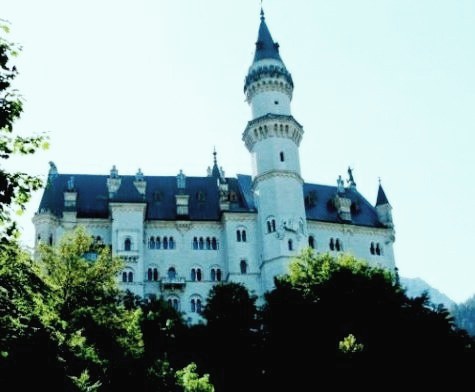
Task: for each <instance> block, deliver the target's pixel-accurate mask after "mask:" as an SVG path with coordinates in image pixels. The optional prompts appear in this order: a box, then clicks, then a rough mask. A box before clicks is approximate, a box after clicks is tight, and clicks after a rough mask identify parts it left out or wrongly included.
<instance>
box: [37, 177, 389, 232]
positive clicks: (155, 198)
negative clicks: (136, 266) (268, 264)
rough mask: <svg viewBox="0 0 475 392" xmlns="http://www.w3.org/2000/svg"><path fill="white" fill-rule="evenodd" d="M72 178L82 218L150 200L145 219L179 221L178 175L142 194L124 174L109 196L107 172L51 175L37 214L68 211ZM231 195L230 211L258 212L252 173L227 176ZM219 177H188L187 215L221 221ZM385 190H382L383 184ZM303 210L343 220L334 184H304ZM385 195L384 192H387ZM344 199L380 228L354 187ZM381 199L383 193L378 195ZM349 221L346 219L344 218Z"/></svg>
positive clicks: (152, 183) (149, 180)
mask: <svg viewBox="0 0 475 392" xmlns="http://www.w3.org/2000/svg"><path fill="white" fill-rule="evenodd" d="M71 177H74V189H75V190H76V191H77V203H76V210H77V216H78V218H106V219H107V218H108V217H109V203H110V202H122V203H144V202H145V203H146V204H147V209H146V218H145V219H146V220H175V219H177V215H176V198H175V196H176V195H177V194H179V193H180V191H179V190H178V186H177V178H176V176H144V177H143V179H144V181H145V182H146V193H145V195H141V194H140V193H139V192H138V191H137V189H136V187H135V185H134V181H135V176H120V179H121V185H120V187H119V189H118V191H117V192H116V194H115V195H114V196H113V197H112V198H109V193H108V189H107V179H108V178H109V176H106V175H88V174H58V175H56V176H54V177H52V178H50V180H49V182H48V185H47V186H46V188H45V190H44V193H43V197H42V199H41V202H40V206H39V208H38V212H47V211H49V212H51V213H52V214H54V215H56V216H58V217H62V215H63V212H64V211H65V210H67V209H66V208H65V207H64V192H65V191H66V190H67V187H68V181H69V180H70V178H71ZM225 180H226V183H227V184H228V190H229V192H230V194H232V195H233V197H232V198H230V209H229V211H230V212H235V213H242V212H248V213H249V212H250V213H255V212H256V206H255V203H254V194H253V191H252V177H251V176H249V175H243V174H238V175H237V177H235V178H232V177H231V178H229V177H228V178H226V179H225ZM218 182H219V179H217V178H216V177H214V176H208V177H186V186H185V189H184V193H185V194H187V195H189V196H190V198H189V216H188V217H187V218H183V217H179V219H190V220H194V221H219V220H220V218H221V215H220V207H219V185H218ZM380 189H382V188H380ZM303 191H304V197H305V209H306V214H307V219H308V220H314V221H321V222H333V223H343V222H342V221H341V220H340V218H339V216H338V212H337V210H336V209H335V207H334V204H333V202H332V201H333V199H334V197H335V195H336V194H337V187H336V186H327V185H319V184H304V185H303ZM383 194H384V192H383ZM339 196H340V197H345V198H348V199H350V200H351V201H352V205H351V218H352V220H351V223H350V224H354V225H358V226H370V227H382V225H381V224H380V223H379V221H378V216H377V213H376V209H375V208H374V207H373V206H372V205H371V204H370V203H369V202H368V201H367V200H366V199H365V198H364V197H363V196H362V195H361V194H360V193H359V192H358V191H357V190H356V189H351V188H346V189H345V191H344V193H343V194H339ZM378 200H379V194H378ZM345 223H347V224H348V222H345Z"/></svg>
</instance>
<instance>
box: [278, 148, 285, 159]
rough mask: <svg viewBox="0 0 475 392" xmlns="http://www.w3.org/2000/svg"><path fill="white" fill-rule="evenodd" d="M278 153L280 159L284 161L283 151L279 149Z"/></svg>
mask: <svg viewBox="0 0 475 392" xmlns="http://www.w3.org/2000/svg"><path fill="white" fill-rule="evenodd" d="M279 155H280V161H281V162H284V161H285V157H284V152H283V151H281V152H280V154H279Z"/></svg>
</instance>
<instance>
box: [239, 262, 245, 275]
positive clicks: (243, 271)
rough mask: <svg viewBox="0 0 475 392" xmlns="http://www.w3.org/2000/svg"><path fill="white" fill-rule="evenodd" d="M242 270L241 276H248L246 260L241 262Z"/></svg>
mask: <svg viewBox="0 0 475 392" xmlns="http://www.w3.org/2000/svg"><path fill="white" fill-rule="evenodd" d="M239 266H240V268H241V274H247V263H246V260H241V263H240V265H239Z"/></svg>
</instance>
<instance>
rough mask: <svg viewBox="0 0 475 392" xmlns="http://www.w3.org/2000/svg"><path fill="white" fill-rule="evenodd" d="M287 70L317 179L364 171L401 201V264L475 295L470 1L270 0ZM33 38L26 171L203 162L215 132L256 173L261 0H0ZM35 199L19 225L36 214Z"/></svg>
mask: <svg viewBox="0 0 475 392" xmlns="http://www.w3.org/2000/svg"><path fill="white" fill-rule="evenodd" d="M264 8H265V12H266V20H267V24H268V26H269V29H270V31H271V33H272V35H273V37H274V39H275V40H276V41H278V42H279V43H280V53H281V56H282V58H283V60H284V62H285V64H286V66H287V68H288V69H289V71H290V72H291V73H292V76H293V79H294V83H295V90H294V100H293V102H292V111H293V114H294V116H295V118H296V119H297V120H298V121H299V122H300V123H301V124H303V126H304V131H305V134H304V138H303V141H302V145H301V149H300V156H301V166H302V175H303V177H304V178H305V180H306V181H307V182H314V183H322V184H335V183H336V178H337V177H338V175H340V174H341V175H342V176H344V177H346V169H347V167H348V165H351V167H353V168H354V176H355V180H356V182H357V186H358V190H359V191H360V192H361V193H362V194H363V195H364V196H365V197H366V198H367V199H368V200H369V201H370V202H372V203H374V202H375V199H376V192H377V186H378V177H381V178H382V183H383V186H384V189H385V191H386V194H387V196H388V198H389V201H390V202H391V204H392V206H393V216H394V220H395V224H396V244H395V253H396V263H397V265H398V267H399V269H400V272H401V275H403V276H407V277H415V276H419V277H421V278H423V279H425V280H426V281H427V282H429V283H430V284H432V285H433V286H435V287H436V288H438V289H439V290H441V291H443V292H444V293H446V294H447V295H449V296H450V297H451V298H452V299H454V300H456V301H461V300H464V299H466V298H467V297H468V296H470V295H471V294H473V293H475V256H474V255H473V253H474V252H473V250H472V248H471V245H472V241H474V240H475V229H474V224H475V206H474V202H475V182H474V180H473V173H474V171H475V156H474V153H473V149H474V144H475V143H474V142H475V136H474V134H473V133H474V131H475V73H474V70H475V45H474V38H475V1H473V0H445V1H442V0H378V1H375V0H359V1H354V0H332V1H329V0H326V1H323V0H321V1H318V0H305V1H304V0H300V1H299V0H296V1H284V0H266V1H265V2H264ZM0 13H1V15H0V17H1V18H3V19H7V20H9V21H10V22H11V28H12V33H11V34H10V37H11V38H12V39H13V40H15V41H17V42H19V43H21V44H22V45H23V53H22V55H21V57H20V58H19V59H18V61H17V64H18V68H19V70H20V72H21V75H20V76H19V78H18V83H17V87H18V88H19V89H20V91H21V93H22V94H23V96H24V97H25V99H26V101H27V102H26V105H25V113H24V115H23V119H22V120H21V121H19V122H18V123H17V126H16V129H17V130H18V131H22V132H24V133H25V134H31V133H32V132H35V131H37V132H41V131H44V132H47V133H48V134H49V136H50V139H51V149H50V150H49V151H47V152H44V153H40V154H37V155H36V156H34V157H32V158H30V159H22V160H20V161H15V162H13V163H12V165H14V166H15V168H21V169H24V170H28V171H29V172H30V173H32V174H40V175H43V176H44V175H46V173H47V171H48V161H50V160H52V161H54V162H55V163H56V165H57V167H58V169H59V171H60V172H62V173H100V174H107V173H108V172H109V169H110V168H111V166H112V165H113V164H116V165H117V167H118V169H119V173H122V174H133V173H135V172H136V170H137V169H138V168H139V167H140V168H141V169H142V170H143V172H144V173H145V174H146V175H174V174H176V173H177V172H178V171H179V169H183V170H184V172H185V174H187V175H204V174H205V173H206V167H207V166H208V165H210V164H211V162H212V155H211V153H212V150H213V146H216V148H217V151H218V159H219V163H220V164H221V165H222V166H223V167H224V169H225V171H226V175H231V176H232V175H235V174H237V173H246V174H250V173H251V164H250V157H249V154H248V152H247V150H246V149H245V147H244V145H243V143H242V141H241V134H242V131H243V130H244V128H245V125H246V122H247V121H248V120H249V119H250V118H251V114H250V109H249V107H248V106H247V104H246V103H245V102H244V95H243V92H242V88H243V79H244V76H245V74H246V72H247V68H248V67H249V65H250V63H251V61H252V56H253V52H254V43H255V41H256V37H257V29H258V25H259V1H257V0H245V1H231V0H220V1H218V0H202V1H197V0H181V1H176V0H133V1H132V0H129V1H125V0H122V1H121V0H101V1H92V0H82V1H64V0H42V1H36V0H29V1H28V0H2V4H1V6H0ZM38 202H39V196H38V195H37V196H36V197H35V198H34V200H33V202H32V204H31V208H30V210H29V212H28V214H27V216H26V217H25V218H24V219H22V221H21V223H22V225H23V228H24V232H25V241H26V242H27V243H28V244H31V243H32V241H33V226H32V224H31V223H30V221H31V216H32V214H33V211H34V209H35V208H36V207H37V205H38Z"/></svg>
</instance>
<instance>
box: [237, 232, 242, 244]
mask: <svg viewBox="0 0 475 392" xmlns="http://www.w3.org/2000/svg"><path fill="white" fill-rule="evenodd" d="M236 241H237V242H241V230H236Z"/></svg>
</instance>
